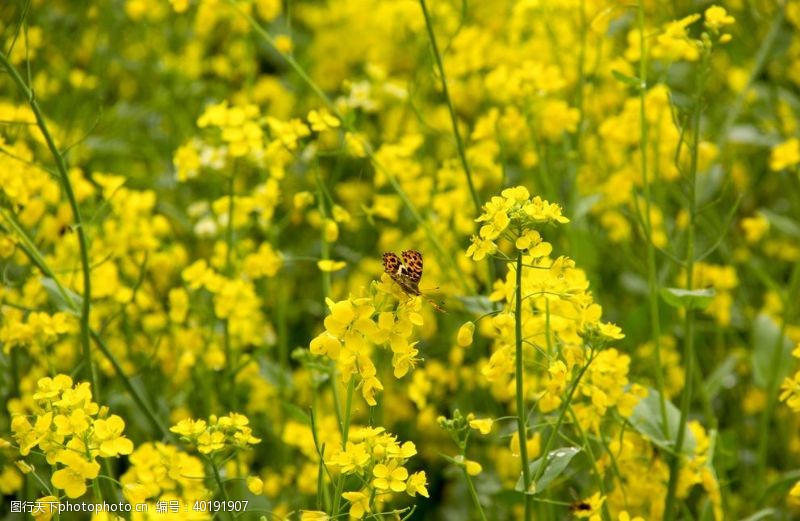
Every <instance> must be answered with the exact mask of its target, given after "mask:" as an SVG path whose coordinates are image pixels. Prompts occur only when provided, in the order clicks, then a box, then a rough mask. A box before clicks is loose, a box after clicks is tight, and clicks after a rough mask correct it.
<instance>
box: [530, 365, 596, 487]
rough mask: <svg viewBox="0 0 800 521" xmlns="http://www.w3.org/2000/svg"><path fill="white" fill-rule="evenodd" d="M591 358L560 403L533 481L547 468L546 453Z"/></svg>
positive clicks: (562, 421)
mask: <svg viewBox="0 0 800 521" xmlns="http://www.w3.org/2000/svg"><path fill="white" fill-rule="evenodd" d="M592 360H593V358H590V359H589V360H587V361H586V365H584V366H583V367H581V370H580V372H579V373H578V376H576V377H575V381H574V382H573V383H572V387H571V388H570V390H569V393H568V394H567V398H566V400H564V403H562V404H561V409H560V410H559V411H558V418H556V423H555V425H554V426H553V430H552V431H550V435H549V436H548V437H547V441H545V442H544V447H543V448H542V456H541V457H542V458H545V459H544V460H543V461H544V464H542V465H539V467H538V468H537V469H536V473H535V474H534V475H533V479H532V481H533V482H534V483H535V482H536V481H538V480H539V478H541V477H542V474H544V471H545V470H547V454H548V453H549V452H550V447H551V446H552V445H553V441H554V440H555V438H556V436H557V435H558V431H559V429H560V428H561V424H562V423H564V418H565V417H566V413H567V408H568V407H569V406H570V404H571V403H572V398H573V396H575V391H577V390H578V384H579V383H580V381H581V379H582V378H583V375H584V374H586V371H587V370H588V369H589V366H590V365H591V364H592Z"/></svg>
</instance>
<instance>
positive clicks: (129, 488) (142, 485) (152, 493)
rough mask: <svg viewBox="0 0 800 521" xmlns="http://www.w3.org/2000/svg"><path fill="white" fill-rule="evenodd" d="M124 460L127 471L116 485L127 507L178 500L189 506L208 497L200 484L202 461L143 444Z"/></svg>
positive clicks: (170, 448) (165, 447)
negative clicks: (120, 487)
mask: <svg viewBox="0 0 800 521" xmlns="http://www.w3.org/2000/svg"><path fill="white" fill-rule="evenodd" d="M128 461H129V462H130V468H129V469H128V470H127V471H126V472H125V473H124V474H123V475H122V477H121V478H120V482H121V483H122V492H123V494H124V495H125V498H126V499H127V500H128V501H129V502H130V503H131V504H138V503H144V502H151V503H153V502H156V501H169V500H173V499H178V500H180V501H182V502H183V504H186V505H193V504H194V502H195V501H202V500H205V499H208V498H209V497H210V495H211V494H210V492H209V491H208V490H207V489H206V488H205V486H204V484H203V483H204V479H205V477H206V475H205V469H204V468H203V462H202V461H201V460H200V459H198V458H196V457H195V456H191V455H189V454H186V453H185V452H181V451H179V450H178V449H177V448H176V447H174V446H172V445H168V444H165V443H160V442H156V443H143V444H142V445H140V446H139V447H138V448H137V449H136V450H135V451H134V452H133V453H132V454H131V455H130V456H129V457H128ZM151 508H154V507H151ZM195 513H196V514H198V513H197V512H195Z"/></svg>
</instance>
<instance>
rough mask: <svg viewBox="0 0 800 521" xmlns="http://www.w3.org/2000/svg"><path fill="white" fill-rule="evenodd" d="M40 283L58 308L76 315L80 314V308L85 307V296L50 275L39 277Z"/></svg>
mask: <svg viewBox="0 0 800 521" xmlns="http://www.w3.org/2000/svg"><path fill="white" fill-rule="evenodd" d="M39 283H40V284H41V285H42V287H43V288H44V290H45V291H46V292H47V296H48V297H49V298H50V302H52V304H53V305H54V306H55V307H56V309H57V310H59V311H63V312H65V313H69V314H70V315H75V316H76V317H78V316H80V314H81V313H80V310H81V308H82V307H83V297H81V296H80V295H78V294H77V293H75V292H74V291H72V290H71V289H69V288H65V287H63V286H60V285H59V284H58V283H57V282H56V281H55V280H53V279H51V278H50V277H42V278H41V279H39Z"/></svg>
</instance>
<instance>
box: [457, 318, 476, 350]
mask: <svg viewBox="0 0 800 521" xmlns="http://www.w3.org/2000/svg"><path fill="white" fill-rule="evenodd" d="M474 333H475V323H474V322H472V321H470V322H464V323H463V324H461V327H460V328H458V334H456V343H457V344H458V345H459V346H461V347H467V346H468V345H470V344H472V335H473V334H474Z"/></svg>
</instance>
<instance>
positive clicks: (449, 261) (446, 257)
mask: <svg viewBox="0 0 800 521" xmlns="http://www.w3.org/2000/svg"><path fill="white" fill-rule="evenodd" d="M228 3H229V4H230V5H231V7H232V8H233V9H235V10H236V11H237V12H238V13H239V14H240V15H241V16H242V17H244V18H245V19H246V20H247V21H248V23H249V24H250V26H251V27H252V28H253V31H255V33H256V34H257V35H258V36H259V37H261V38H262V39H263V40H264V41H265V42H267V44H269V46H270V47H272V48H273V49H275V52H277V53H278V54H279V55H280V56H281V57H282V58H283V59H284V61H286V63H287V64H288V65H289V67H291V68H292V70H293V71H294V72H295V73H296V74H297V75H298V76H299V77H300V78H301V79H302V80H303V81H304V82H305V83H306V85H308V87H309V88H310V89H311V90H312V91H313V92H314V93H315V94H316V95H317V96H318V97H319V99H320V100H321V101H322V103H323V104H324V105H325V107H326V108H327V109H328V110H329V111H330V112H331V113H332V114H334V115H335V116H336V117H337V118H338V119H339V121H341V123H342V127H343V128H344V129H345V130H347V131H348V132H350V133H351V134H352V135H353V136H355V137H356V138H357V139H359V141H360V144H361V145H362V147H363V149H364V152H365V153H366V155H367V157H369V159H370V162H371V163H372V165H373V166H374V167H375V169H376V170H378V171H380V172H381V173H382V174H384V175H385V176H386V179H387V180H388V181H389V184H390V185H391V186H392V189H393V190H394V191H395V193H396V194H397V196H398V197H399V198H400V200H401V201H402V202H403V204H404V205H405V207H406V208H407V209H408V211H409V213H410V214H411V216H412V217H413V218H414V220H415V221H416V222H417V223H418V224H419V226H420V227H421V228H422V229H423V231H424V232H425V235H426V236H427V238H428V241H430V243H431V245H432V246H433V248H434V249H435V250H436V252H437V254H438V255H439V258H440V259H443V261H444V262H445V263H446V265H447V266H448V268H450V270H452V272H453V273H454V274H455V278H456V280H457V281H458V282H459V284H461V287H462V288H463V289H464V291H465V292H467V293H468V294H474V293H475V288H474V287H473V286H472V284H471V283H470V278H469V277H467V276H466V275H465V274H464V273H463V272H462V270H461V267H460V266H459V265H458V263H457V262H455V260H454V259H453V256H452V255H451V254H449V253H448V252H447V251H446V250H445V249H444V246H442V243H441V242H440V241H439V239H438V237H437V235H436V233H435V232H434V230H433V229H432V228H431V225H430V223H429V222H428V221H427V220H426V219H423V218H422V214H420V212H419V210H417V207H416V206H415V205H414V203H413V202H411V199H409V197H408V194H406V192H405V190H403V187H402V186H400V182H399V181H398V180H397V178H396V177H395V175H394V174H393V173H392V172H391V171H390V170H389V169H387V168H386V167H384V166H383V164H381V162H380V161H378V158H377V157H376V156H375V153H374V152H373V150H372V147H371V146H370V144H369V143H368V142H367V141H366V140H363V139H360V138H359V134H358V132H357V131H356V129H355V128H354V126H353V125H352V123H351V122H350V121H349V120H348V118H345V116H344V114H342V112H341V111H340V110H339V108H338V107H337V106H336V104H335V103H334V102H333V101H332V100H331V99H330V98H329V97H328V95H327V94H325V92H324V91H323V90H322V89H321V88H320V87H319V85H317V84H316V82H314V80H313V79H311V77H310V76H309V75H308V73H307V72H306V71H305V70H304V69H303V67H302V66H301V65H300V64H299V63H298V62H297V60H295V59H294V58H293V57H292V56H291V55H289V54H286V53H284V52H283V51H281V50H280V49H279V48H278V46H277V45H276V44H275V40H274V38H272V36H271V35H270V34H269V32H267V31H266V30H265V29H264V28H263V27H262V26H261V24H259V23H258V22H257V21H256V20H255V19H254V18H253V17H252V16H251V15H250V14H248V13H247V12H245V11H243V10H242V9H241V8H240V7H239V6H238V5H236V3H235V2H233V0H228Z"/></svg>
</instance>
